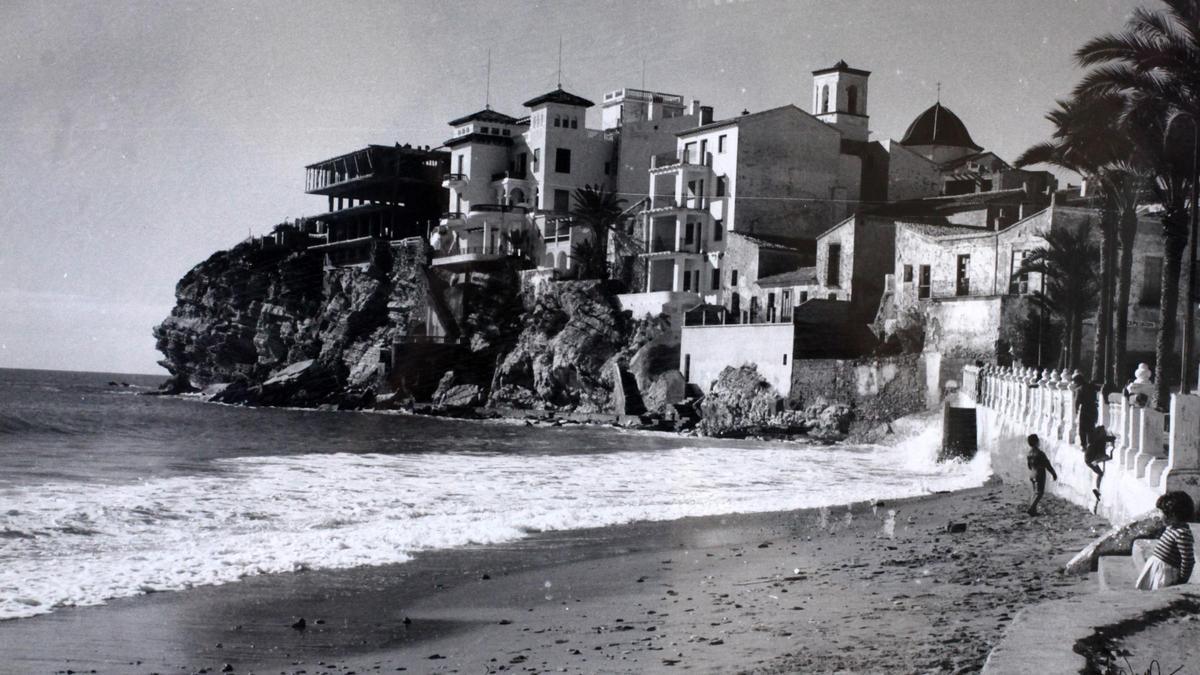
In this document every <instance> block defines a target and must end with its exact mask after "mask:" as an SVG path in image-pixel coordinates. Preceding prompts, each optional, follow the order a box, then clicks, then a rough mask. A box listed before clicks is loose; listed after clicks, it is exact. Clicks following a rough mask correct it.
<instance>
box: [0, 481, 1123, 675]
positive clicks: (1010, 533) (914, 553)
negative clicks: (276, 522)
mask: <svg viewBox="0 0 1200 675" xmlns="http://www.w3.org/2000/svg"><path fill="white" fill-rule="evenodd" d="M1022 488H1024V486H1011V485H999V484H995V485H990V486H987V487H982V488H978V489H973V490H967V491H963V492H957V493H945V494H936V495H930V496H926V497H920V498H914V499H909V500H902V501H896V502H893V503H886V504H872V503H869V502H866V503H859V504H854V505H852V506H850V507H844V506H843V507H835V508H832V509H818V510H803V511H793V512H783V513H768V514H749V515H733V516H724V517H710V518H690V519H683V520H679V521H671V522H652V523H635V524H630V525H623V526H616V527H608V528H600V529H593V530H580V531H570V532H553V533H540V534H535V535H532V536H531V537H530V538H528V539H526V540H523V541H521V542H518V543H515V544H511V545H504V546H487V547H478V548H468V549H458V550H452V551H442V552H433V553H428V554H423V555H421V556H419V557H418V558H417V559H416V560H414V561H412V562H409V563H406V564H402V565H392V566H383V567H369V568H358V569H350V570H335V571H306V572H298V573H294V574H281V575H266V576H261V577H253V578H248V579H246V580H244V581H242V582H239V583H235V584H228V585H224V586H215V587H204V588H196V589H193V590H190V591H186V592H180V593H158V594H151V595H146V596H141V597H137V598H127V599H121V600H115V601H112V602H110V603H109V604H107V605H104V606H99V607H85V608H68V609H62V610H58V611H55V612H53V613H51V614H48V615H43V616H38V617H34V618H29V619H21V620H16V621H7V622H3V623H0V643H2V644H4V645H6V650H5V654H4V657H3V659H2V660H0V671H3V672H13V673H52V672H67V671H75V672H89V671H93V670H94V671H95V672H99V673H178V672H221V671H222V670H225V671H226V672H235V673H260V674H261V673H340V674H345V673H349V672H355V673H369V672H397V671H401V672H403V671H407V672H417V673H425V672H434V673H456V672H457V673H482V672H522V673H525V672H577V673H623V672H647V671H650V672H660V671H661V672H668V671H674V670H689V671H693V672H762V673H771V672H838V671H848V672H973V671H975V670H978V669H979V668H980V667H981V666H982V664H983V661H984V659H985V658H986V656H987V653H988V651H989V649H990V648H991V647H992V646H993V645H994V644H996V642H997V641H998V640H999V639H1000V638H1001V636H1002V634H1003V632H1004V629H1005V627H1006V625H1007V623H1008V622H1009V621H1010V620H1011V618H1012V616H1013V614H1014V613H1015V612H1016V610H1018V609H1020V608H1021V607H1023V606H1025V605H1028V604H1031V603H1036V602H1039V601H1042V600H1046V599H1052V598H1060V597H1065V596H1068V595H1071V594H1074V593H1078V592H1083V591H1085V590H1090V586H1088V584H1089V583H1090V582H1089V581H1088V580H1086V579H1077V578H1067V577H1063V576H1061V575H1060V574H1059V572H1058V570H1059V569H1060V568H1061V566H1062V564H1063V563H1064V562H1065V561H1066V560H1067V559H1068V558H1069V557H1070V555H1071V554H1072V553H1074V552H1075V551H1076V550H1077V549H1078V548H1079V547H1080V546H1082V545H1083V544H1084V543H1085V542H1086V541H1087V540H1089V539H1090V538H1091V537H1093V536H1094V534H1095V533H1097V532H1098V531H1099V529H1100V528H1101V527H1102V526H1103V521H1101V520H1100V519H1098V518H1096V517H1095V516H1092V515H1090V514H1088V513H1086V512H1084V511H1083V510H1081V509H1078V508H1076V507H1074V506H1072V505H1070V504H1067V503H1066V502H1063V501H1061V500H1058V499H1054V498H1050V499H1048V500H1047V501H1046V502H1044V505H1045V508H1044V512H1043V515H1042V516H1041V517H1039V518H1029V517H1027V516H1025V515H1024V513H1023V502H1024V500H1025V498H1026V496H1027V495H1026V494H1025V490H1024V489H1022ZM893 512H894V516H893V515H892V514H893ZM951 522H953V523H960V524H962V525H965V530H963V531H960V532H950V531H948V528H947V526H948V524H949V523H951ZM300 618H304V620H305V621H304V623H305V628H304V629H303V630H299V629H297V628H294V627H293V624H295V623H296V622H297V621H298V620H299V619H300Z"/></svg>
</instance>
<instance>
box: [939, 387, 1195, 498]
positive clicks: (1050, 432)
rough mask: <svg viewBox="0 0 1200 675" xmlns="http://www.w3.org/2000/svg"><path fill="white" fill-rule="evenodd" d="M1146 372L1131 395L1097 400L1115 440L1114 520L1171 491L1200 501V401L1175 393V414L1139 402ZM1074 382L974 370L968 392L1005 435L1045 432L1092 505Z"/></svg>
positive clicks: (1109, 479)
mask: <svg viewBox="0 0 1200 675" xmlns="http://www.w3.org/2000/svg"><path fill="white" fill-rule="evenodd" d="M1143 372H1146V373H1148V370H1145V371H1139V373H1138V380H1137V381H1136V382H1135V383H1134V384H1133V385H1131V387H1130V388H1131V389H1132V394H1131V395H1125V394H1119V393H1118V394H1109V395H1108V397H1107V400H1106V399H1105V397H1104V396H1103V395H1099V394H1098V395H1097V405H1098V409H1099V416H1098V421H1097V425H1103V426H1104V427H1105V429H1106V430H1107V432H1108V433H1109V434H1111V435H1113V436H1115V437H1116V440H1115V442H1114V444H1113V451H1112V461H1109V462H1108V463H1107V464H1106V466H1105V477H1104V479H1103V483H1102V488H1101V489H1102V491H1103V492H1104V498H1103V501H1102V503H1101V508H1102V509H1103V510H1104V512H1105V513H1106V515H1109V516H1110V517H1112V518H1113V519H1114V520H1120V519H1123V518H1124V517H1128V516H1130V515H1136V514H1137V513H1139V512H1141V511H1143V510H1148V509H1149V508H1153V499H1154V497H1156V496H1157V495H1160V494H1162V493H1163V492H1165V491H1167V490H1183V491H1185V492H1188V493H1189V494H1190V495H1191V496H1192V497H1193V499H1197V498H1200V396H1196V395H1192V394H1186V395H1183V394H1174V395H1172V396H1171V406H1170V412H1169V413H1163V412H1161V411H1158V410H1155V409H1154V408H1152V407H1149V406H1144V405H1139V404H1138V403H1137V399H1138V397H1137V396H1136V394H1138V393H1139V392H1144V391H1145V390H1146V389H1147V388H1148V387H1151V386H1152V385H1150V383H1149V381H1148V380H1147V378H1146V377H1145V375H1144V374H1143ZM1070 380H1071V374H1070V373H1068V372H1067V371H1066V370H1063V371H1055V370H1049V369H1047V370H1042V371H1038V370H1036V369H1034V368H1021V367H1000V366H990V365H989V366H983V367H982V368H980V367H977V366H967V367H965V368H963V374H962V383H963V386H962V389H961V391H962V394H963V395H965V396H967V397H968V398H969V399H971V400H974V401H975V402H976V404H977V405H978V406H980V407H982V408H985V409H987V411H988V414H989V415H990V416H992V417H994V418H995V419H994V422H995V423H994V424H992V426H993V427H996V428H997V429H999V428H1001V427H1002V428H1003V430H1002V434H1003V435H1004V436H1007V437H1009V438H1013V437H1017V438H1019V439H1021V440H1023V439H1024V436H1025V435H1027V434H1030V433H1036V434H1038V436H1039V437H1041V439H1042V441H1043V443H1042V445H1043V449H1044V450H1046V451H1047V453H1048V454H1051V461H1052V463H1054V464H1055V466H1056V467H1060V473H1066V474H1068V481H1069V482H1073V483H1076V484H1075V485H1073V486H1072V487H1073V490H1074V492H1075V493H1077V495H1078V496H1079V497H1080V499H1077V500H1074V501H1081V500H1082V501H1089V500H1091V499H1092V497H1091V496H1090V492H1091V483H1090V480H1091V471H1090V470H1089V469H1087V467H1086V465H1084V464H1083V451H1082V445H1081V442H1080V439H1079V429H1078V423H1077V419H1076V415H1077V405H1076V404H1077V401H1076V400H1075V398H1076V394H1075V392H1073V391H1072V390H1071V387H1070ZM1000 434H1001V432H999V431H998V432H997V438H999V435H1000ZM984 440H987V439H984ZM1047 442H1048V443H1047ZM999 445H1004V444H1002V443H1001V444H999ZM1005 447H1011V450H1006V452H1010V453H1016V452H1020V448H1021V447H1022V444H1020V443H1015V442H1014V443H1010V444H1008V445H1005ZM1052 451H1053V452H1052ZM1056 460H1057V461H1056ZM1063 465H1066V470H1064V469H1063V468H1061V467H1062V466H1063ZM1072 475H1074V480H1073V481H1072V480H1071V476H1072ZM1110 486H1112V487H1115V488H1116V489H1115V490H1110V489H1109V488H1110ZM1148 501H1149V502H1150V503H1149V504H1147V502H1148ZM1087 505H1088V506H1091V504H1090V503H1089V504H1087Z"/></svg>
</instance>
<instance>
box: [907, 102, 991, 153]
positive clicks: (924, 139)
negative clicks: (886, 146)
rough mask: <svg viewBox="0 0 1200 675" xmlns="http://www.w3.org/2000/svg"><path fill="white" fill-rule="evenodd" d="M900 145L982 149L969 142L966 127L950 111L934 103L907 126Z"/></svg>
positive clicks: (973, 142)
mask: <svg viewBox="0 0 1200 675" xmlns="http://www.w3.org/2000/svg"><path fill="white" fill-rule="evenodd" d="M900 145H943V146H950V147H955V148H970V149H972V150H976V151H978V150H982V149H983V148H981V147H979V146H978V145H976V144H975V141H973V140H971V134H970V133H968V132H967V127H966V125H965V124H963V123H962V120H960V119H958V115H955V114H954V113H953V112H951V110H950V109H949V108H947V107H945V106H943V105H942V104H941V103H934V104H933V105H932V106H930V107H929V109H928V110H926V111H925V112H923V113H921V114H920V115H917V119H915V120H913V122H912V124H910V125H908V131H906V132H904V138H903V140H901V141H900Z"/></svg>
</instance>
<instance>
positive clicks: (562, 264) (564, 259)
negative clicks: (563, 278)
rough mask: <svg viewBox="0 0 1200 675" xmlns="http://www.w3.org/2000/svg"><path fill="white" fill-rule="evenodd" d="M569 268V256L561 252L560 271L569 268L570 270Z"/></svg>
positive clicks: (559, 257) (559, 255) (559, 258)
mask: <svg viewBox="0 0 1200 675" xmlns="http://www.w3.org/2000/svg"><path fill="white" fill-rule="evenodd" d="M568 266H569V262H568V260H567V254H566V252H565V251H559V252H558V269H560V270H565V269H567V268H568Z"/></svg>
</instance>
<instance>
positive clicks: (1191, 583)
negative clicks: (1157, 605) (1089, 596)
mask: <svg viewBox="0 0 1200 675" xmlns="http://www.w3.org/2000/svg"><path fill="white" fill-rule="evenodd" d="M1189 527H1190V528H1191V530H1192V539H1193V540H1195V541H1196V542H1197V543H1196V546H1197V550H1196V551H1194V552H1193V555H1200V523H1190V524H1189ZM1155 541H1156V540H1154V539H1136V540H1134V542H1133V551H1132V553H1131V554H1130V555H1102V556H1100V557H1099V559H1098V560H1097V565H1096V571H1097V574H1096V577H1097V581H1098V582H1099V584H1100V591H1101V592H1118V591H1127V590H1129V589H1131V588H1133V584H1134V582H1135V581H1137V578H1138V575H1139V574H1141V573H1142V568H1143V567H1145V565H1146V560H1148V559H1149V557H1150V552H1151V551H1153V550H1154V543H1155ZM1184 586H1185V587H1187V588H1189V589H1191V590H1193V591H1194V590H1197V589H1200V570H1192V577H1191V578H1190V579H1188V582H1187V583H1186V584H1184Z"/></svg>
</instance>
